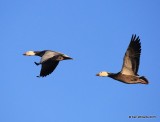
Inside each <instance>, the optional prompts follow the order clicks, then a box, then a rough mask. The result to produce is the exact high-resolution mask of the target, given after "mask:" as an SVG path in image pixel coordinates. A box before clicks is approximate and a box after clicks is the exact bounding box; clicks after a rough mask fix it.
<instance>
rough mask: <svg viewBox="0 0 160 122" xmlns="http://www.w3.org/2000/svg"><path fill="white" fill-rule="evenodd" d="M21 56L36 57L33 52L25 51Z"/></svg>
mask: <svg viewBox="0 0 160 122" xmlns="http://www.w3.org/2000/svg"><path fill="white" fill-rule="evenodd" d="M23 55H25V56H34V55H36V53H35V52H34V51H27V52H25V53H24V54H23Z"/></svg>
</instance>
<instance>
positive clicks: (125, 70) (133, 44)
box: [121, 35, 141, 75]
mask: <svg viewBox="0 0 160 122" xmlns="http://www.w3.org/2000/svg"><path fill="white" fill-rule="evenodd" d="M140 54H141V43H140V39H139V37H136V35H132V38H131V41H130V44H129V46H128V49H127V51H126V53H125V56H124V58H123V66H122V70H121V73H122V74H126V75H137V72H138V68H139V61H140Z"/></svg>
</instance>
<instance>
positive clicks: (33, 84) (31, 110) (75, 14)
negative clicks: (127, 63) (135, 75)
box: [0, 0, 160, 122]
mask: <svg viewBox="0 0 160 122" xmlns="http://www.w3.org/2000/svg"><path fill="white" fill-rule="evenodd" d="M159 5H160V1H159V0H154V1H149V0H147V1H146V0H141V1H140V0H130V1H126V0H119V1H116V0H45V1H42V0H23V1H20V0H16V1H12V0H1V1H0V18H1V19H0V33H1V36H0V41H1V48H0V51H1V60H0V63H1V80H0V98H1V100H0V121H1V122H120V121H121V122H122V121H123V122H126V121H127V122H132V121H134V122H142V121H144V122H151V121H152V122H157V121H160V111H159V108H160V106H159V103H160V99H159V93H160V90H159V88H160V81H159V67H160V63H159V62H160V58H159V55H158V53H159V52H160V49H159V46H160V41H159V40H160V36H159V34H160V14H159V11H160V7H159ZM132 34H137V35H138V36H140V39H141V43H142V54H141V61H140V67H139V74H140V75H144V76H146V77H147V78H148V80H149V81H150V84H149V85H141V84H136V85H128V84H123V83H120V82H118V81H115V80H113V79H110V78H101V77H96V76H95V74H96V73H98V72H99V71H103V70H106V71H109V72H118V71H120V69H121V66H122V61H123V56H124V53H125V51H126V49H127V47H128V44H129V41H130V38H131V35H132ZM44 49H50V50H55V51H59V52H63V53H65V54H67V55H69V56H71V57H73V58H74V60H68V61H63V62H60V64H59V65H58V67H57V68H56V70H55V71H54V72H53V73H52V74H51V75H49V76H48V77H46V78H37V77H36V76H37V75H39V72H40V68H41V67H40V66H38V67H37V66H36V65H35V64H34V63H33V62H34V61H37V62H38V61H39V60H40V58H39V57H25V56H23V55H22V54H23V53H24V52H26V51H28V50H44ZM140 115H142V116H156V118H149V119H147V118H145V119H134V118H132V119H131V118H129V116H140Z"/></svg>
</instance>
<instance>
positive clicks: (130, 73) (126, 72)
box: [96, 35, 149, 84]
mask: <svg viewBox="0 0 160 122" xmlns="http://www.w3.org/2000/svg"><path fill="white" fill-rule="evenodd" d="M140 54H141V43H140V39H139V36H138V37H136V35H132V38H131V41H130V44H129V46H128V49H127V51H126V53H125V56H124V58H123V66H122V69H121V71H120V72H118V73H109V72H106V71H102V72H100V73H98V74H96V75H97V76H101V77H107V76H108V77H110V78H113V79H115V80H118V81H121V82H123V83H127V84H137V83H140V84H148V83H149V82H148V80H147V79H146V78H145V77H144V76H139V75H138V74H137V72H138V68H139V61H140Z"/></svg>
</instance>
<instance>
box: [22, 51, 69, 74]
mask: <svg viewBox="0 0 160 122" xmlns="http://www.w3.org/2000/svg"><path fill="white" fill-rule="evenodd" d="M24 55H26V56H40V57H41V60H40V62H39V63H37V62H34V63H35V64H36V65H42V67H41V71H40V75H39V76H37V77H45V76H47V75H49V74H51V73H52V72H53V71H54V70H55V68H56V67H57V65H58V64H59V61H62V60H67V59H72V58H70V57H69V56H67V55H65V54H62V53H59V52H55V51H51V50H44V51H28V52H26V53H25V54H24Z"/></svg>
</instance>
